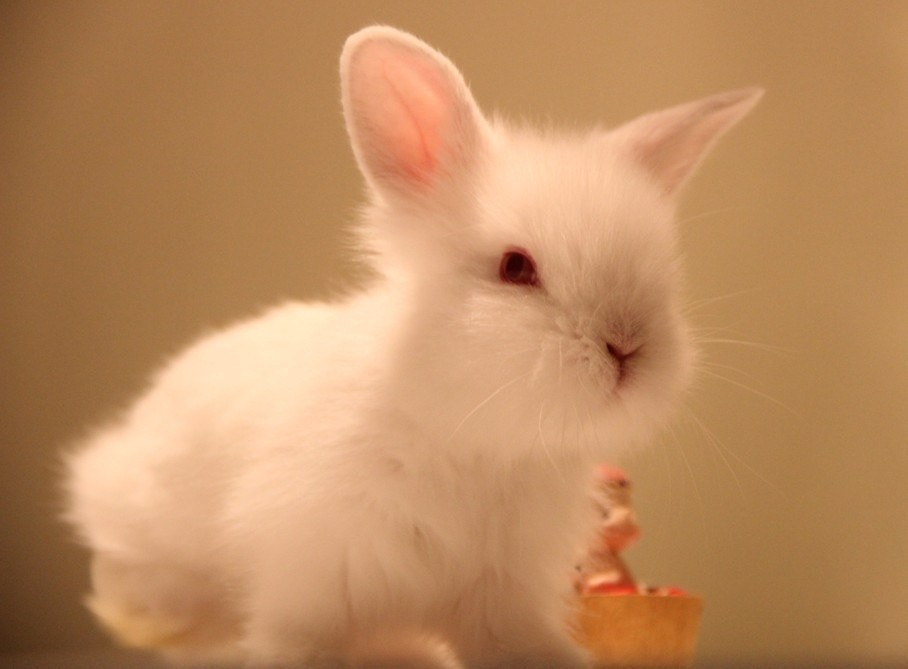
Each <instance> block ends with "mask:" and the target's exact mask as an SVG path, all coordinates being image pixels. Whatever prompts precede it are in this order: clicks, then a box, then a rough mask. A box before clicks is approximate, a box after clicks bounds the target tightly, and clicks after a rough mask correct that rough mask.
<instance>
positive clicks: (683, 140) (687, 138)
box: [610, 88, 763, 195]
mask: <svg viewBox="0 0 908 669" xmlns="http://www.w3.org/2000/svg"><path fill="white" fill-rule="evenodd" d="M762 95H763V90H762V89H760V88H745V89H741V90H737V91H729V92H727V93H719V94H717V95H712V96H710V97H708V98H704V99H702V100H697V101H695V102H688V103H686V104H682V105H678V106H677V107H671V108H669V109H665V110H663V111H657V112H653V113H651V114H645V115H644V116H640V117H639V118H637V119H634V120H633V121H630V122H628V123H626V124H624V125H623V126H620V127H619V128H616V129H615V130H614V131H612V133H610V134H611V135H612V137H613V138H615V139H616V140H617V141H618V142H620V144H621V145H623V146H624V147H626V148H627V149H628V150H629V151H630V153H631V155H632V157H633V158H634V159H635V160H637V161H638V162H639V163H640V164H641V165H643V167H644V168H645V169H646V170H647V171H648V172H649V173H650V175H651V176H652V177H654V178H655V180H656V181H657V182H658V183H659V185H660V186H661V187H662V188H663V189H664V191H665V192H666V193H667V194H668V195H673V194H675V193H676V192H677V191H678V190H679V189H680V188H681V187H682V186H683V185H684V183H685V182H686V181H687V179H688V178H689V177H690V176H691V175H692V174H693V173H694V171H695V170H696V168H697V166H699V164H700V162H701V161H702V160H703V158H704V157H705V156H706V155H707V154H708V153H709V150H710V149H711V148H712V147H713V145H714V144H715V143H716V141H718V139H719V138H720V137H721V136H722V135H723V134H724V133H725V132H726V131H727V130H729V129H731V128H732V126H734V125H735V124H736V123H737V122H738V121H740V120H741V119H742V118H744V116H745V115H746V114H747V113H748V112H749V111H750V110H751V109H753V108H754V106H755V105H756V104H757V102H758V101H759V100H760V98H761V97H762Z"/></svg>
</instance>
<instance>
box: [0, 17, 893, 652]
mask: <svg viewBox="0 0 908 669" xmlns="http://www.w3.org/2000/svg"><path fill="white" fill-rule="evenodd" d="M0 12H2V14H0V170H2V173H0V305H2V310H0V319H2V321H0V347H2V348H0V351H2V355H0V365H2V367H0V389H2V402H0V441H2V443H0V483H2V487H0V491H2V492H0V494H2V504H0V559H2V568H0V649H2V650H4V651H17V650H18V651H22V650H28V649H35V648H42V647H43V648H76V647H89V646H93V645H100V644H103V643H105V641H104V639H103V638H102V636H101V635H99V634H98V633H97V632H95V631H94V630H93V627H92V626H91V624H90V622H89V619H88V617H87V616H86V615H85V614H84V613H83V611H82V610H81V608H80V605H79V598H80V595H81V593H82V592H83V590H84V588H85V584H86V574H85V567H86V564H85V556H84V555H83V553H82V552H81V551H80V550H78V549H77V548H76V547H75V546H73V545H71V544H70V543H69V542H68V540H67V538H66V534H65V533H64V532H63V531H62V530H61V528H60V527H59V526H58V524H57V523H56V521H55V514H56V512H57V508H58V498H57V496H56V494H55V491H54V487H53V485H54V479H55V467H56V462H55V454H56V453H57V452H58V451H59V449H60V447H61V446H62V445H63V444H65V443H66V441H67V440H69V439H71V438H72V437H74V436H75V435H77V434H78V433H79V432H80V431H81V430H83V429H84V428H85V427H86V426H88V425H90V424H91V423H92V422H93V421H96V420H98V419H100V418H102V417H103V416H105V415H106V414H107V413H109V412H110V411H112V410H113V409H114V408H116V407H117V406H119V405H121V404H122V403H123V402H124V401H125V400H126V399H127V398H128V397H130V396H131V395H133V394H135V393H136V392H137V391H138V390H139V389H140V388H141V387H142V384H143V379H144V378H145V374H146V373H147V372H148V370H150V369H151V368H152V367H153V366H154V365H155V364H157V363H158V362H160V361H161V360H162V358H163V357H164V356H165V355H166V354H168V353H169V352H172V351H174V350H175V349H176V348H178V347H180V346H181V345H182V344H184V343H186V342H187V341H188V339H190V338H191V337H193V336H194V335H195V334H197V333H198V332H199V331H200V330H202V329H204V328H207V327H212V326H216V325H219V324H222V323H225V322H227V321H229V320H230V319H232V318H234V317H237V316H240V315H243V314H246V313H248V312H249V311H251V310H253V309H255V308H257V307H259V306H262V305H265V304H267V303H269V302H271V301H273V300H275V299H277V298H280V297H285V296H311V295H322V294H325V293H327V292H329V291H330V290H332V289H333V288H334V287H336V286H339V285H343V284H344V282H345V281H346V280H347V278H345V277H349V275H350V270H351V268H350V265H349V264H348V263H347V262H346V261H345V260H344V254H343V248H342V239H341V236H340V232H339V231H340V228H341V226H342V225H343V224H344V223H345V222H348V221H350V219H351V216H352V211H353V208H354V206H355V204H356V203H357V202H358V199H359V195H360V181H359V178H358V175H357V174H356V172H355V168H354V165H353V161H352V159H351V156H350V152H349V150H348V148H347V145H346V140H345V136H344V131H343V127H342V123H341V117H340V112H339V104H338V88H337V77H336V59H337V56H338V54H339V49H340V46H341V44H342V41H343V39H344V37H345V36H346V35H347V34H349V33H350V32H352V31H353V30H355V29H356V28H358V27H360V26H362V25H365V24H368V23H372V22H385V23H391V24H395V25H398V26H401V27H404V28H407V29H409V30H411V31H413V32H415V33H417V34H419V35H420V36H422V37H423V38H425V39H426V40H427V41H429V42H430V43H432V44H434V45H436V46H437V47H439V48H440V49H442V50H443V51H445V52H446V53H447V54H448V55H450V56H451V57H452V58H453V59H454V60H455V61H456V62H457V63H458V64H459V65H460V66H461V68H462V69H463V71H464V72H465V73H466V76H467V78H468V79H469V81H470V82H471V84H472V87H473V89H474V92H475V93H476V96H477V98H478V99H479V101H480V103H481V104H482V105H483V106H484V107H485V108H486V109H489V110H491V109H501V110H503V111H506V112H508V113H509V114H515V115H516V114H523V115H527V116H530V117H531V118H536V119H541V120H546V119H550V118H551V119H559V120H564V121H565V122H566V123H568V124H571V125H585V124H592V123H596V122H605V123H616V122H619V121H622V120H625V119H627V118H630V117H631V116H633V115H635V114H637V113H640V112H643V111H648V110H650V109H654V108H658V107H660V106H666V105H669V104H673V103H676V102H680V101H683V100H687V99H691V98H694V97H698V96H701V95H705V94H708V93H711V92H714V91H718V90H722V89H726V88H732V87H737V86H741V85H747V84H753V83H758V84H763V85H765V86H766V87H767V89H768V91H769V92H768V95H767V97H766V98H765V100H764V102H763V104H762V105H761V107H760V108H759V109H758V110H757V112H756V113H755V114H754V116H753V117H751V118H749V119H748V120H747V121H746V122H745V123H744V124H743V125H742V126H741V127H740V128H737V129H736V130H735V131H734V132H733V133H732V134H731V135H730V136H729V137H728V138H727V140H726V141H725V142H724V143H723V144H722V145H721V147H720V148H719V150H718V151H717V152H716V154H715V155H713V156H712V159H711V160H710V161H709V163H708V164H707V165H706V167H705V168H704V169H703V171H702V173H701V174H700V175H699V177H698V179H696V180H695V182H694V183H693V184H692V186H691V188H690V189H689V191H688V193H687V198H686V201H685V204H684V207H683V211H682V217H683V218H684V219H686V221H685V223H684V240H685V247H686V254H687V257H688V263H689V268H690V272H689V274H690V276H689V279H690V280H689V293H690V296H691V301H692V303H696V304H697V307H696V309H694V311H693V314H694V318H695V321H696V322H697V324H698V326H699V327H701V328H703V329H704V330H706V331H708V332H709V336H710V337H711V338H713V339H723V340H740V341H741V343H738V344H734V343H727V342H714V343H711V344H707V345H706V355H707V359H708V362H709V364H710V365H711V366H710V368H709V369H710V370H711V372H712V373H715V374H718V375H721V376H723V377H727V379H728V380H721V379H719V378H717V377H715V376H712V375H711V374H704V375H703V376H702V377H701V382H700V384H699V388H698V391H697V392H696V394H695V400H693V401H692V402H691V403H690V404H691V411H690V413H689V414H688V415H689V416H695V417H696V418H690V417H688V418H685V419H684V420H681V421H680V422H679V425H678V426H677V429H676V430H675V431H674V433H673V434H671V435H667V436H666V437H665V438H663V439H661V440H660V441H659V442H658V443H656V444H655V445H654V447H653V448H652V449H651V450H649V451H648V452H646V453H645V454H641V455H640V456H639V457H637V458H634V459H632V460H630V461H628V462H627V463H625V464H626V465H627V467H628V469H629V470H630V472H631V474H632V476H633V477H634V480H635V482H636V491H635V494H636V500H637V503H638V507H639V512H640V514H641V516H642V520H643V524H644V538H643V541H642V542H641V543H640V544H639V545H638V546H637V547H635V548H634V549H632V551H631V552H630V553H629V559H630V560H631V563H632V565H633V566H634V567H635V569H636V570H637V572H638V574H639V575H640V576H641V577H643V578H645V579H648V580H650V581H656V582H663V583H666V582H670V583H677V584H681V585H684V586H687V587H689V588H691V589H693V590H696V591H697V592H700V593H702V594H703V595H704V596H705V598H706V601H707V611H706V618H705V620H704V625H703V634H702V643H701V647H700V658H701V659H702V660H703V661H704V663H718V664H722V663H726V664H727V663H729V662H732V661H735V662H743V661H752V662H756V663H758V664H762V665H763V666H777V665H779V664H782V663H789V662H796V661H801V660H803V661H812V662H821V661H825V662H830V661H833V660H835V661H840V662H846V663H847V662H853V663H858V664H861V665H862V666H867V665H870V664H872V663H874V662H897V661H901V662H908V485H906V478H908V476H906V475H908V418H906V407H908V344H906V342H908V262H906V259H908V221H906V213H908V184H906V175H908V3H905V2H793V1H791V2H790V1H785V0H779V1H777V2H695V3H692V2H638V1H636V0H635V1H632V2H580V1H564V0H562V1H560V2H504V1H503V2H467V1H465V2H459V3H438V4H436V3H429V2H403V1H400V2H372V3H367V2H356V3H334V2H296V3H290V2H251V1H250V2H246V3H237V2H218V3H214V2H192V3H184V2H119V1H117V2H93V1H86V2H22V3H18V2H9V1H7V2H4V3H3V4H2V5H0ZM747 388H749V389H750V390H748V389H747Z"/></svg>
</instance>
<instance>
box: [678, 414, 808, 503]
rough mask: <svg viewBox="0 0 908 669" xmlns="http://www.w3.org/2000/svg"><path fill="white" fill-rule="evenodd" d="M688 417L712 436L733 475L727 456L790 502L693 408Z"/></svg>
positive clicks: (713, 442) (787, 500)
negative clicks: (721, 438) (725, 442)
mask: <svg viewBox="0 0 908 669" xmlns="http://www.w3.org/2000/svg"><path fill="white" fill-rule="evenodd" d="M687 417H688V418H690V419H691V420H693V421H694V423H695V424H696V425H697V427H699V428H700V429H701V430H703V432H704V434H707V435H710V436H711V438H710V443H711V444H712V445H713V446H715V447H717V448H718V449H721V452H720V455H722V460H723V461H724V462H725V463H726V465H727V466H728V467H729V470H730V471H731V472H732V474H733V475H735V474H734V470H733V469H732V468H731V463H730V461H729V460H728V458H727V457H726V456H730V457H731V458H732V459H734V460H735V461H736V462H737V463H738V464H739V465H741V466H742V467H744V468H745V469H746V470H747V471H748V472H750V473H751V474H752V475H753V476H754V477H756V478H757V479H758V480H759V481H761V482H762V483H764V484H765V485H767V486H768V487H769V488H770V489H772V491H773V492H775V493H776V494H777V495H779V496H780V497H781V498H782V499H783V500H785V502H789V501H790V499H789V497H788V495H787V494H786V493H785V491H784V490H782V489H781V488H780V487H779V486H777V485H776V484H775V483H773V482H772V481H770V480H769V479H768V478H766V477H765V476H763V475H762V474H760V472H758V471H757V470H756V469H755V468H754V467H752V466H751V465H750V464H748V462H747V461H746V460H744V459H743V458H742V457H741V456H739V455H738V454H737V453H735V452H734V451H733V450H732V449H730V448H729V447H728V446H726V445H725V444H723V443H722V441H721V440H720V439H719V438H718V437H716V436H715V433H713V431H712V430H710V429H709V428H708V427H707V426H706V424H705V423H704V422H703V421H701V420H700V418H699V417H698V416H697V415H696V414H695V413H694V412H693V410H692V408H690V407H688V413H687ZM735 480H736V481H738V477H737V475H735ZM738 487H739V488H740V483H739V484H738Z"/></svg>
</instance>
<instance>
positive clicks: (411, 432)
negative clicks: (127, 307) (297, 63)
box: [67, 27, 759, 667]
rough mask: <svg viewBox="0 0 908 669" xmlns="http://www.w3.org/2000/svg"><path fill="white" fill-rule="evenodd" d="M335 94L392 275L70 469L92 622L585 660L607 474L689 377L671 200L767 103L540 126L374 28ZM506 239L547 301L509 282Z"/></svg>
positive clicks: (244, 648) (324, 307)
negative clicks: (581, 628) (581, 634)
mask: <svg viewBox="0 0 908 669" xmlns="http://www.w3.org/2000/svg"><path fill="white" fill-rule="evenodd" d="M341 81H342V87H343V102H344V112H345V118H346V122H347V127H348V130H349V133H350V137H351V142H352V145H353V149H354V152H355V154H356V158H357V161H358V163H359V165H360V168H361V170H362V172H363V174H364V176H365V178H366V181H367V182H368V185H369V193H370V204H369V206H368V209H367V210H366V212H365V213H364V216H363V221H362V228H361V229H362V243H363V248H364V249H365V250H366V251H367V253H368V254H369V256H370V258H371V260H372V262H373V264H374V266H375V268H376V270H377V273H378V274H379V275H380V276H379V278H378V279H376V280H375V281H374V282H373V284H372V285H370V286H369V287H368V288H367V289H365V290H363V291H362V292H359V293H357V294H355V295H352V296H350V297H349V298H347V299H344V300H342V301H339V302H336V303H330V304H315V303H305V304H303V303H291V304H285V305H283V306H280V307H277V308H275V309H273V310H271V311H269V312H267V313H265V314H264V315H261V316H259V317H256V318H253V319H251V320H247V321H245V322H241V323H239V324H237V325H234V326H233V327H230V328H228V329H226V330H223V331H221V332H217V333H215V334H213V335H211V336H208V337H206V338H204V339H202V340H201V341H199V342H198V343H196V344H195V345H194V346H192V347H190V348H189V349H188V350H186V351H185V352H184V353H182V354H181V355H179V356H178V357H177V358H176V359H175V360H173V361H172V362H171V363H170V364H169V365H167V366H166V367H165V368H164V369H163V371H161V372H160V373H159V374H158V375H157V376H156V377H155V379H154V380H153V383H152V384H151V387H150V389H149V390H148V392H147V393H146V394H145V395H144V396H143V397H141V398H140V399H139V400H138V401H137V402H136V403H135V404H134V405H133V406H132V407H131V408H130V409H129V410H128V411H127V412H126V413H125V414H124V415H123V416H121V417H120V418H119V419H118V420H117V421H115V422H114V423H112V424H111V425H109V426H108V427H107V428H106V429H104V430H102V431H100V432H99V433H97V434H95V435H94V436H93V437H92V438H91V439H90V440H88V442H87V443H85V444H84V445H82V447H81V448H79V449H78V450H77V451H76V452H75V453H74V454H72V455H71V456H70V457H69V459H68V472H69V477H68V480H67V489H68V492H69V518H70V520H71V522H72V523H73V524H74V526H75V527H76V528H77V530H78V532H79V534H80V536H81V537H82V539H83V540H84V542H85V543H86V544H87V545H88V546H89V547H90V549H91V550H92V552H93V588H94V592H93V594H92V595H91V598H90V606H91V608H92V609H93V611H94V612H95V613H96V614H97V615H98V617H99V618H100V619H101V621H102V622H103V623H104V624H105V625H107V626H108V627H109V628H110V629H111V630H112V631H113V632H114V633H115V634H116V635H117V636H119V637H120V638H121V639H122V640H123V641H125V642H126V643H131V644H133V645H139V646H145V647H157V648H160V649H162V650H163V651H164V652H166V653H168V654H169V655H171V656H172V657H174V658H177V659H184V660H190V661H191V660H200V661H211V660H213V659H214V660H218V659H228V660H239V661H243V662H246V663H248V664H249V665H253V666H290V665H292V666H304V667H310V666H337V665H338V664H340V663H344V662H349V663H353V664H366V665H368V664H369V662H378V663H382V662H384V661H385V660H387V658H388V657H392V658H394V659H393V660H389V661H388V662H389V663H390V664H393V665H394V666H402V665H401V664H400V663H402V662H403V659H402V658H404V657H409V660H410V661H412V662H413V663H415V664H414V666H417V665H418V666H433V667H435V666H437V667H442V666H456V664H457V663H463V664H465V665H466V666H469V667H493V666H512V665H513V666H520V667H529V666H540V667H542V666H544V667H581V666H586V659H585V657H584V654H583V652H581V651H580V650H579V649H578V648H577V647H576V646H575V644H574V643H573V642H572V641H571V639H570V635H569V632H568V630H567V626H566V620H567V617H568V608H567V596H568V594H569V589H570V570H571V566H572V563H573V560H574V558H575V552H576V550H577V549H578V547H580V546H582V545H584V540H585V535H586V533H587V531H588V528H589V527H590V518H589V512H590V504H589V502H588V498H587V492H588V485H589V482H590V481H589V479H590V476H591V474H592V471H593V465H594V464H595V463H597V462H599V461H601V460H602V459H604V458H610V457H613V456H614V455H615V454H616V453H617V452H618V451H619V449H622V448H625V447H626V446H627V445H628V444H633V443H637V442H638V441H639V440H640V439H642V438H644V437H646V436H647V434H649V433H650V432H651V431H652V429H653V428H654V427H655V426H657V425H659V424H660V423H661V422H662V421H663V420H664V419H665V418H666V416H667V415H668V414H669V411H670V409H671V406H672V403H673V400H674V399H675V398H676V396H677V395H678V393H679V392H680V391H681V390H682V388H683V387H684V386H685V383H686V380H687V376H688V373H689V369H690V367H691V361H692V357H693V352H692V350H691V346H690V343H689V338H688V335H687V332H686V330H685V326H684V323H683V322H682V319H681V317H680V313H679V295H678V288H679V282H680V277H679V273H680V268H679V262H678V256H677V249H676V246H677V243H676V231H675V224H674V220H673V207H674V198H675V195H676V193H677V191H678V189H679V188H680V186H681V185H682V184H683V182H684V181H685V180H686V179H687V178H688V176H689V175H690V174H691V173H692V171H693V170H694V168H695V167H696V165H697V164H698V163H699V161H700V160H701V158H702V157H703V156H704V154H705V153H706V152H707V150H708V149H709V148H710V147H711V146H712V144H713V143H714V142H715V140H716V139H717V138H718V137H719V136H720V135H721V134H722V133H723V132H724V131H725V130H727V129H728V128H729V127H731V125H733V124H734V123H735V122H736V121H737V120H739V119H740V118H741V117H742V116H743V115H744V114H745V113H746V112H747V111H749V109H750V108H751V107H752V106H753V105H754V104H755V103H756V100H757V98H758V97H759V91H756V90H753V89H750V90H744V91H738V92H733V93H727V94H722V95H718V96H714V97H710V98H707V99H705V100H701V101H698V102H693V103H689V104H687V105H682V106H680V107H674V108H672V109H669V110H666V111H663V112H657V113H655V114H650V115H647V116H643V117H641V118H639V119H637V120H635V121H631V122H630V123H628V124H626V125H624V126H621V127H618V128H617V129H615V130H612V131H610V132H593V133H590V134H587V135H570V134H563V135H559V134H554V133H543V134H540V133H538V132H536V131H533V130H529V129H525V128H514V127H509V126H506V125H504V124H502V123H498V122H491V121H489V120H487V119H486V117H484V116H483V114H482V113H481V112H480V111H479V109H478V107H477V106H476V104H475V102H474V101H473V98H472V96H471V94H470V92H469V90H468V89H467V87H466V85H465V84H464V81H463V79H462V77H461V75H460V74H459V72H458V71H457V70H456V69H455V68H454V66H453V65H452V64H451V63H450V62H449V61H448V60H447V59H445V58H444V57H443V56H441V55H440V54H438V53H437V52H435V51H433V50H432V49H430V48H429V47H428V46H426V45H425V44H423V43H422V42H420V41H419V40H417V39H416V38H414V37H412V36H410V35H407V34H405V33H402V32H399V31H397V30H393V29H390V28H383V27H373V28H367V29H365V30H362V31H360V32H359V33H357V34H355V35H353V36H352V37H350V39H349V40H348V42H347V44H346V46H345V49H344V52H343V55H342V58H341ZM509 249H522V250H524V251H525V252H526V253H528V254H530V255H531V256H532V258H533V259H534V260H535V264H536V267H537V270H538V277H539V282H538V285H520V284H514V283H508V282H505V281H502V279H501V278H500V276H499V262H500V259H501V257H502V255H503V254H504V253H505V252H507V251H508V250H509ZM622 358H624V360H623V361H622ZM440 644H444V646H445V647H446V648H447V649H448V650H451V651H453V653H454V654H455V655H456V657H457V658H459V659H458V660H456V661H455V660H454V659H452V657H451V656H450V655H449V654H448V653H447V651H443V650H442V646H441V645H440ZM383 658H384V659H383ZM369 666H371V665H369Z"/></svg>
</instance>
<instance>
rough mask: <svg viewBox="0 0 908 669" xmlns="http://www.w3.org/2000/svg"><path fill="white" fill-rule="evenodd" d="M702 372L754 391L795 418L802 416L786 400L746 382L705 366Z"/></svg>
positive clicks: (748, 390)
mask: <svg viewBox="0 0 908 669" xmlns="http://www.w3.org/2000/svg"><path fill="white" fill-rule="evenodd" d="M700 372H701V373H703V374H706V375H707V376H711V377H713V378H716V379H719V380H721V381H725V382H726V383H730V384H731V385H733V386H736V387H738V388H741V389H742V390H746V391H747V392H750V393H753V394H754V395H756V396H757V397H762V398H763V399H764V400H766V401H767V402H772V403H773V404H775V405H776V406H778V407H780V408H782V409H784V410H785V411H787V412H788V413H789V414H791V415H792V416H794V417H795V418H801V415H800V414H799V413H798V412H797V411H795V410H794V409H792V408H791V407H790V406H788V405H787V404H785V403H784V402H780V401H779V400H777V399H776V398H775V397H773V396H772V395H767V394H766V393H764V392H763V391H760V390H757V389H756V388H751V387H750V386H748V385H747V384H746V383H741V382H740V381H735V380H734V379H730V378H729V377H727V376H723V375H722V374H719V373H718V372H714V371H712V370H710V369H706V368H705V367H704V368H701V369H700Z"/></svg>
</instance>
